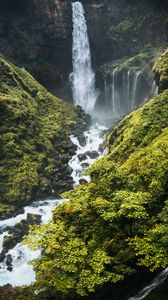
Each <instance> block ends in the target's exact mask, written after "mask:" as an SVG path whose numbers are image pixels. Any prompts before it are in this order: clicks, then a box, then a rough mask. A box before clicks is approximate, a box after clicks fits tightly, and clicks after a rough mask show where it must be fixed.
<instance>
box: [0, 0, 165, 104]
mask: <svg viewBox="0 0 168 300" xmlns="http://www.w3.org/2000/svg"><path fill="white" fill-rule="evenodd" d="M82 3H83V4H84V7H85V11H86V18H87V23H88V28H89V36H90V43H91V49H92V56H93V57H92V58H93V65H94V68H97V67H99V66H100V65H102V64H104V63H106V62H108V61H109V60H112V59H115V58H121V57H123V56H126V55H133V54H135V53H137V52H139V51H140V50H141V49H142V48H143V47H144V45H146V44H152V45H153V46H160V45H163V44H166V43H167V41H168V17H167V11H168V4H167V3H166V1H164V0H160V1H158V0H155V1H151V0H148V1H145V0H142V1H137V0H134V1H133V0H82ZM71 45H72V20H71V1H69V0H62V1H61V0H17V1H16V0H1V1H0V51H1V52H2V53H3V54H5V55H7V56H9V58H12V59H13V60H14V61H15V62H17V63H19V64H20V65H21V66H23V67H25V68H26V69H27V70H28V71H30V72H31V73H32V74H33V75H34V76H35V77H36V78H37V79H38V80H39V81H40V82H41V83H43V84H44V85H45V86H46V87H47V88H48V89H49V90H50V91H52V92H53V93H55V94H57V95H59V96H60V95H62V97H63V98H65V99H67V91H68V90H69V85H68V84H66V85H65V82H68V75H69V73H70V72H71V70H72V57H71V56H72V55H71ZM61 85H63V90H62V86H61ZM66 90H67V91H66Z"/></svg>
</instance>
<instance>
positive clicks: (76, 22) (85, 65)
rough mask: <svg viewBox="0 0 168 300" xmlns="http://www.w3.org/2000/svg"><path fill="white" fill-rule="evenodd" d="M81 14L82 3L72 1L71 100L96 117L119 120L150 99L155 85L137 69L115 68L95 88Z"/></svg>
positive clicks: (85, 30) (87, 38)
mask: <svg viewBox="0 0 168 300" xmlns="http://www.w3.org/2000/svg"><path fill="white" fill-rule="evenodd" d="M84 14H85V12H84V8H83V5H82V4H81V3H80V2H73V3H72V20H73V43H72V63H73V71H72V73H71V74H70V76H69V78H70V82H71V86H72V98H73V103H74V104H75V105H80V106H81V107H82V108H83V109H84V110H85V111H86V112H87V113H89V114H91V115H92V116H93V117H96V118H97V119H98V120H107V119H119V118H121V117H122V116H124V115H125V114H127V113H129V112H130V111H132V110H133V109H135V108H137V107H138V106H140V105H142V104H144V102H145V101H147V100H148V99H150V98H152V97H153V96H154V95H155V94H156V90H157V87H156V84H155V82H154V80H153V78H152V77H151V78H145V77H147V74H146V73H145V74H144V73H143V72H142V71H141V70H139V71H136V72H133V71H131V70H127V71H120V70H119V69H118V67H115V68H114V69H113V70H112V72H111V73H110V74H107V76H106V77H105V78H104V82H103V84H102V82H101V84H100V86H97V87H96V84H97V82H96V80H95V73H94V71H93V68H92V63H91V57H92V55H91V49H90V44H89V36H88V30H87V23H86V19H85V15H84ZM97 81H98V80H97ZM97 85H98V84H97Z"/></svg>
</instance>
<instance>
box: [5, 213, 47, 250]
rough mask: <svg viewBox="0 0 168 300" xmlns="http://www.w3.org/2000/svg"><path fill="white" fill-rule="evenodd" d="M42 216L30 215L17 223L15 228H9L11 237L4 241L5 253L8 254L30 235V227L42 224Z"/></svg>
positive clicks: (6, 237)
mask: <svg viewBox="0 0 168 300" xmlns="http://www.w3.org/2000/svg"><path fill="white" fill-rule="evenodd" d="M40 223H41V216H40V215H35V214H31V213H28V214H27V219H26V220H22V221H20V222H19V223H17V224H16V225H15V226H14V227H7V228H6V229H7V230H8V232H9V234H10V236H5V237H4V240H3V253H7V252H8V251H9V249H12V248H14V247H15V246H16V244H17V243H19V242H21V240H22V237H23V236H24V235H25V234H27V233H28V231H29V225H34V224H40Z"/></svg>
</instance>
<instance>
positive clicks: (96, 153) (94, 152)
mask: <svg viewBox="0 0 168 300" xmlns="http://www.w3.org/2000/svg"><path fill="white" fill-rule="evenodd" d="M85 155H87V156H89V157H90V158H91V159H95V158H97V157H99V153H98V152H97V151H95V150H94V151H87V152H85Z"/></svg>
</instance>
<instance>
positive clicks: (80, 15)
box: [70, 2, 97, 113]
mask: <svg viewBox="0 0 168 300" xmlns="http://www.w3.org/2000/svg"><path fill="white" fill-rule="evenodd" d="M72 14H73V47H72V63H73V73H72V74H71V75H70V79H71V81H72V93H73V101H74V103H75V105H80V106H81V107H82V108H83V109H84V110H85V111H86V112H87V113H92V111H93V109H94V106H95V103H96V99H97V96H96V90H95V74H94V72H93V70H92V65H91V53H90V45H89V39H88V33H87V24H86V20H85V16H84V9H83V6H82V4H81V3H80V2H73V3H72Z"/></svg>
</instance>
